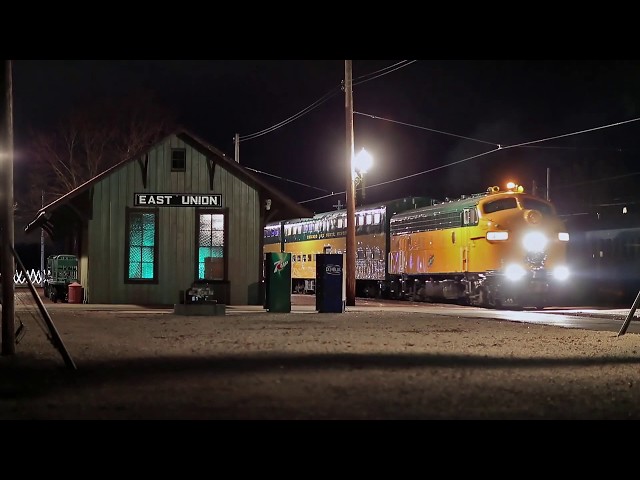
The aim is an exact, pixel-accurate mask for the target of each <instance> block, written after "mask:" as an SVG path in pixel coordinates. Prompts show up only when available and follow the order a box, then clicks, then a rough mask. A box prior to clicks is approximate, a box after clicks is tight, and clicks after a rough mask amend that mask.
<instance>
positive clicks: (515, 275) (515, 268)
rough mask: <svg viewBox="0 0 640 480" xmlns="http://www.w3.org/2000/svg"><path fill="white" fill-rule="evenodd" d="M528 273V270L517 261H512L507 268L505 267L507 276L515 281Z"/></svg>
mask: <svg viewBox="0 0 640 480" xmlns="http://www.w3.org/2000/svg"><path fill="white" fill-rule="evenodd" d="M526 273H527V271H526V270H525V269H524V268H522V266H521V265H518V264H517V263H512V264H511V265H507V268H505V269H504V274H505V276H506V277H507V278H508V279H509V280H511V281H513V282H515V281H516V280H520V279H521V278H522V277H524V276H525V275H526Z"/></svg>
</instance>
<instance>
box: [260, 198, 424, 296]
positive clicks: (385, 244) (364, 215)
mask: <svg viewBox="0 0 640 480" xmlns="http://www.w3.org/2000/svg"><path fill="white" fill-rule="evenodd" d="M434 202H435V200H434V199H431V198H426V197H406V198H401V199H396V200H391V201H388V202H383V203H380V204H375V205H367V206H360V207H358V208H356V210H355V222H356V225H355V231H356V259H355V262H356V265H355V277H356V295H358V296H367V297H374V296H380V295H381V291H382V290H384V288H385V286H386V285H388V284H389V282H388V274H387V271H386V257H387V252H388V250H389V236H388V231H389V219H390V218H391V215H393V214H394V213H396V212H400V211H407V210H411V209H415V208H418V207H422V206H425V205H431V204H433V203H434ZM346 235H347V212H346V210H344V209H342V210H333V211H330V212H324V213H318V214H316V215H314V216H313V218H303V219H295V220H289V221H284V222H279V223H270V224H268V225H266V227H265V236H264V252H265V253H266V252H275V251H277V252H289V253H291V278H292V288H293V291H294V292H295V293H313V292H314V291H315V277H316V255H317V254H321V253H345V248H346Z"/></svg>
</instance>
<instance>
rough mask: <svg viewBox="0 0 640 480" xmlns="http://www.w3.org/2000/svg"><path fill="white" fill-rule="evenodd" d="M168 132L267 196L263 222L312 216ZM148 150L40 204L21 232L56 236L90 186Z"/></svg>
mask: <svg viewBox="0 0 640 480" xmlns="http://www.w3.org/2000/svg"><path fill="white" fill-rule="evenodd" d="M171 135H175V136H177V137H178V138H179V139H180V140H182V141H184V142H185V143H186V144H187V145H189V146H191V147H192V148H194V149H195V150H197V151H198V152H200V153H201V154H203V155H205V156H206V157H207V158H210V159H211V160H213V161H214V162H215V163H216V164H218V165H221V166H222V167H223V168H225V169H226V170H228V171H229V172H231V173H232V174H233V175H234V176H236V177H238V178H240V179H241V180H242V181H243V182H244V183H246V184H247V185H250V186H251V187H253V188H255V189H256V190H258V191H259V192H260V197H261V198H264V199H267V198H268V199H271V207H270V209H269V211H268V212H267V214H266V215H265V221H266V222H273V221H278V220H288V219H290V218H299V217H302V218H306V217H312V216H313V212H312V211H311V210H309V209H308V208H306V207H303V206H302V205H300V204H299V203H297V202H295V201H294V200H293V199H291V198H289V197H288V196H287V195H285V194H284V193H282V192H280V191H279V190H277V189H276V188H274V187H273V186H271V185H269V184H268V183H267V182H265V181H264V180H262V179H260V178H258V177H257V176H256V175H254V174H252V173H251V172H250V171H249V170H248V169H246V168H244V167H243V166H242V165H240V164H239V163H238V162H236V161H235V160H234V159H233V158H231V157H229V156H227V155H226V154H224V153H223V152H222V151H220V150H218V149H217V148H215V147H213V146H211V145H210V144H208V143H207V142H205V141H204V140H202V139H201V138H199V137H198V136H196V135H194V134H193V133H191V132H189V131H188V130H186V129H184V128H180V129H178V130H177V131H175V132H173V133H172V134H170V135H167V136H166V137H164V138H163V140H162V141H161V142H158V143H162V142H164V141H166V139H167V138H168V137H170V136H171ZM148 150H150V149H146V150H145V151H143V152H138V153H137V154H136V155H134V156H132V157H130V158H127V159H125V160H123V161H122V162H120V163H117V164H116V165H114V166H113V167H111V168H109V169H107V170H105V171H104V172H102V173H100V174H99V175H96V176H95V177H93V178H92V179H90V180H88V181H86V182H85V183H83V184H82V185H80V186H78V187H76V188H74V189H73V190H71V191H70V192H69V193H67V194H65V195H63V196H62V197H60V198H58V199H57V200H55V201H53V202H51V203H50V204H48V205H46V206H44V207H42V208H41V209H40V210H38V212H37V213H36V217H35V218H34V219H33V220H32V221H31V222H30V223H29V224H28V225H27V226H26V227H25V229H24V230H25V232H26V233H29V232H31V231H33V230H35V229H38V228H44V229H45V230H46V231H47V232H48V233H49V235H50V236H51V237H52V238H55V237H56V233H60V232H56V230H57V229H56V225H58V227H59V228H60V225H62V224H67V225H68V222H69V221H70V220H71V219H72V218H73V217H75V218H77V217H78V216H82V215H83V212H86V209H87V205H90V194H89V192H90V189H91V187H92V186H93V185H95V184H96V183H98V182H100V181H101V180H103V179H104V178H107V177H108V176H109V175H111V174H112V173H113V172H114V171H116V170H118V169H120V168H122V167H123V166H124V165H126V164H128V163H130V162H133V161H136V160H137V159H139V158H140V157H141V156H142V155H144V154H145V153H146V152H147V151H148Z"/></svg>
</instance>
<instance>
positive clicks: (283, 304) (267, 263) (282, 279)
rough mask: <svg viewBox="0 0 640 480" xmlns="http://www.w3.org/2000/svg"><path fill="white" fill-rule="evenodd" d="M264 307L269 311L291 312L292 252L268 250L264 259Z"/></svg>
mask: <svg viewBox="0 0 640 480" xmlns="http://www.w3.org/2000/svg"><path fill="white" fill-rule="evenodd" d="M264 287H265V303H264V307H265V308H266V309H267V310H268V311H269V312H285V313H289V312H291V254H290V253H287V252H268V253H266V254H265V260H264Z"/></svg>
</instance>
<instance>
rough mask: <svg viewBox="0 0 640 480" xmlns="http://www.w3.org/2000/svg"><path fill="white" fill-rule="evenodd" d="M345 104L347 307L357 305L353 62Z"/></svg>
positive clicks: (346, 82) (346, 74)
mask: <svg viewBox="0 0 640 480" xmlns="http://www.w3.org/2000/svg"><path fill="white" fill-rule="evenodd" d="M344 103H345V117H346V120H347V152H346V154H347V158H346V159H345V160H346V168H345V172H346V180H347V190H346V194H347V202H346V203H347V243H346V247H345V250H346V254H347V259H346V289H347V293H346V296H347V298H346V302H347V306H351V307H353V306H355V304H356V272H355V269H356V208H355V195H354V192H353V187H354V185H353V180H354V179H353V173H352V171H353V155H354V150H353V148H354V147H353V75H352V62H351V60H345V61H344Z"/></svg>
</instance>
